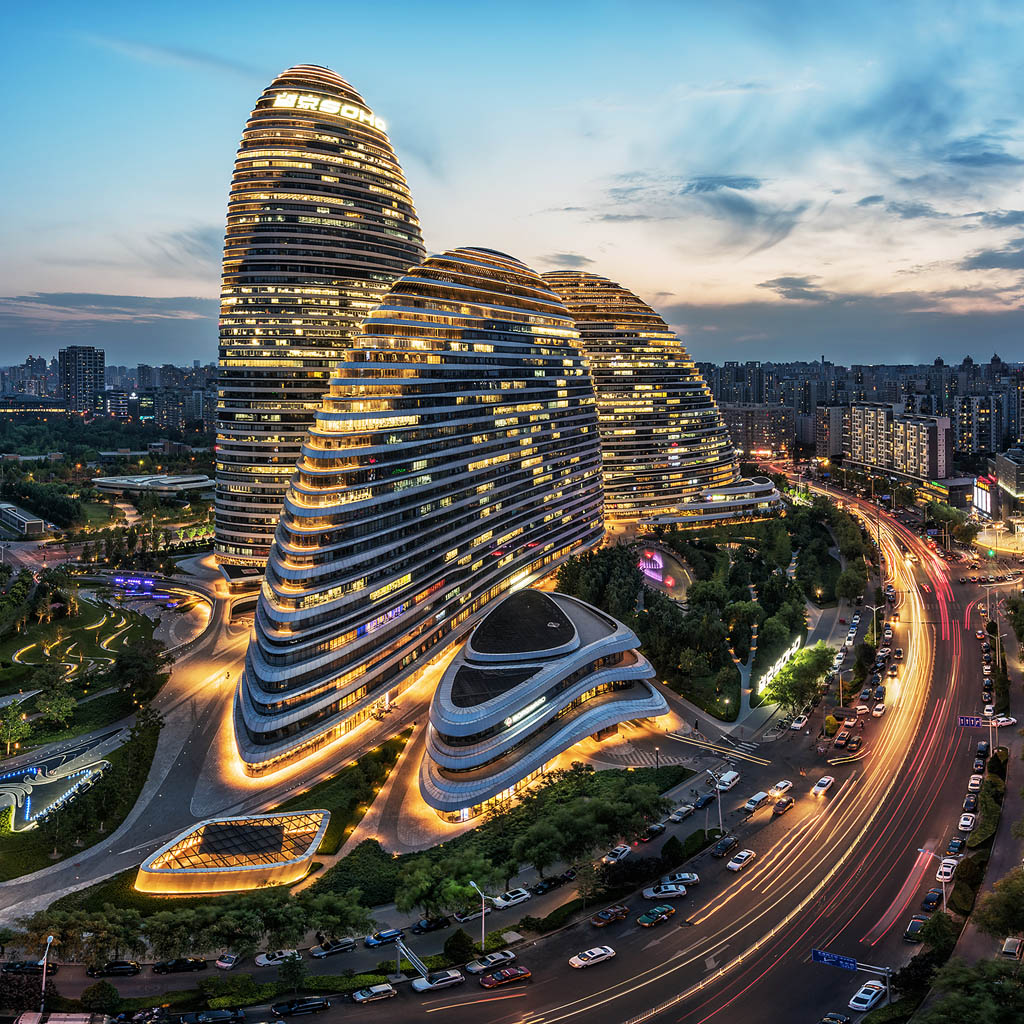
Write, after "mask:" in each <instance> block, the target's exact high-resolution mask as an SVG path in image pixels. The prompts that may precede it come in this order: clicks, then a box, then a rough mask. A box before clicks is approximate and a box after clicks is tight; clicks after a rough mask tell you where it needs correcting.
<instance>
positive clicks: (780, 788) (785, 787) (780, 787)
mask: <svg viewBox="0 0 1024 1024" xmlns="http://www.w3.org/2000/svg"><path fill="white" fill-rule="evenodd" d="M792 788H793V783H792V782H790V781H789V779H779V781H778V782H776V783H775V785H774V786H772V788H771V790H770V791H769V793H768V795H769V796H773V797H780V796H782V794H783V793H788V792H789V791H790V790H791V789H792Z"/></svg>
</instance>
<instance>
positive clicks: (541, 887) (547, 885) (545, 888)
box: [530, 876, 565, 896]
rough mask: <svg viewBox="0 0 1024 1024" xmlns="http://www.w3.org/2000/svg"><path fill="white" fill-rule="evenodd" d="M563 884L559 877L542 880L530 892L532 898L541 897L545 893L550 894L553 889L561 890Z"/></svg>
mask: <svg viewBox="0 0 1024 1024" xmlns="http://www.w3.org/2000/svg"><path fill="white" fill-rule="evenodd" d="M563 885H565V883H564V882H563V881H562V879H561V876H559V877H558V878H542V879H541V880H540V881H539V882H538V883H537V884H536V885H535V886H533V888H532V889H530V892H532V893H533V895H534V896H543V895H544V894H545V893H547V892H552V891H553V890H554V889H559V888H561V887H562V886H563Z"/></svg>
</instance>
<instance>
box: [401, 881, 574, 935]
mask: <svg viewBox="0 0 1024 1024" xmlns="http://www.w3.org/2000/svg"><path fill="white" fill-rule="evenodd" d="M552 888H554V886H552ZM545 891H546V890H545ZM449 925H451V921H450V920H449V919H448V918H447V917H421V918H420V919H419V920H418V921H417V922H416V923H415V924H414V925H413V926H412V928H411V929H410V930H411V931H412V933H413V935H425V934H426V933H427V932H436V931H440V930H441V929H442V928H447V927H449Z"/></svg>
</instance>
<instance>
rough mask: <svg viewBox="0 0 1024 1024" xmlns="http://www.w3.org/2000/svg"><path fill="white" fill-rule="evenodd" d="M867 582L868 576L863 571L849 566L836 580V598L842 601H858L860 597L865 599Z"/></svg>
mask: <svg viewBox="0 0 1024 1024" xmlns="http://www.w3.org/2000/svg"><path fill="white" fill-rule="evenodd" d="M867 582H868V581H867V576H866V575H865V574H864V572H863V571H862V570H858V569H856V568H854V567H853V566H847V567H846V568H845V569H844V570H843V571H842V572H841V573H840V574H839V578H838V579H837V580H836V597H838V598H839V599H840V600H841V601H851V602H852V601H856V600H857V598H858V597H863V595H864V588H865V587H866V586H867Z"/></svg>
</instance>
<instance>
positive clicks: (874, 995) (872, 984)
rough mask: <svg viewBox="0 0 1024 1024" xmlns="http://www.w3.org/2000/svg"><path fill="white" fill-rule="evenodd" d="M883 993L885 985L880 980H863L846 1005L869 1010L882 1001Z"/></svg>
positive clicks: (851, 1007) (853, 1008)
mask: <svg viewBox="0 0 1024 1024" xmlns="http://www.w3.org/2000/svg"><path fill="white" fill-rule="evenodd" d="M884 995H885V985H883V984H882V982H880V981H865V982H864V984H863V985H861V987H860V988H859V989H857V994H856V995H855V996H854V997H853V998H852V999H851V1000H850V1002H849V1003H848V1004H847V1005H848V1006H849V1007H850V1009H851V1010H871V1009H873V1008H874V1007H876V1006H877V1005H878V1004H879V1003H880V1002H881V1001H882V997H883V996H884Z"/></svg>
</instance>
